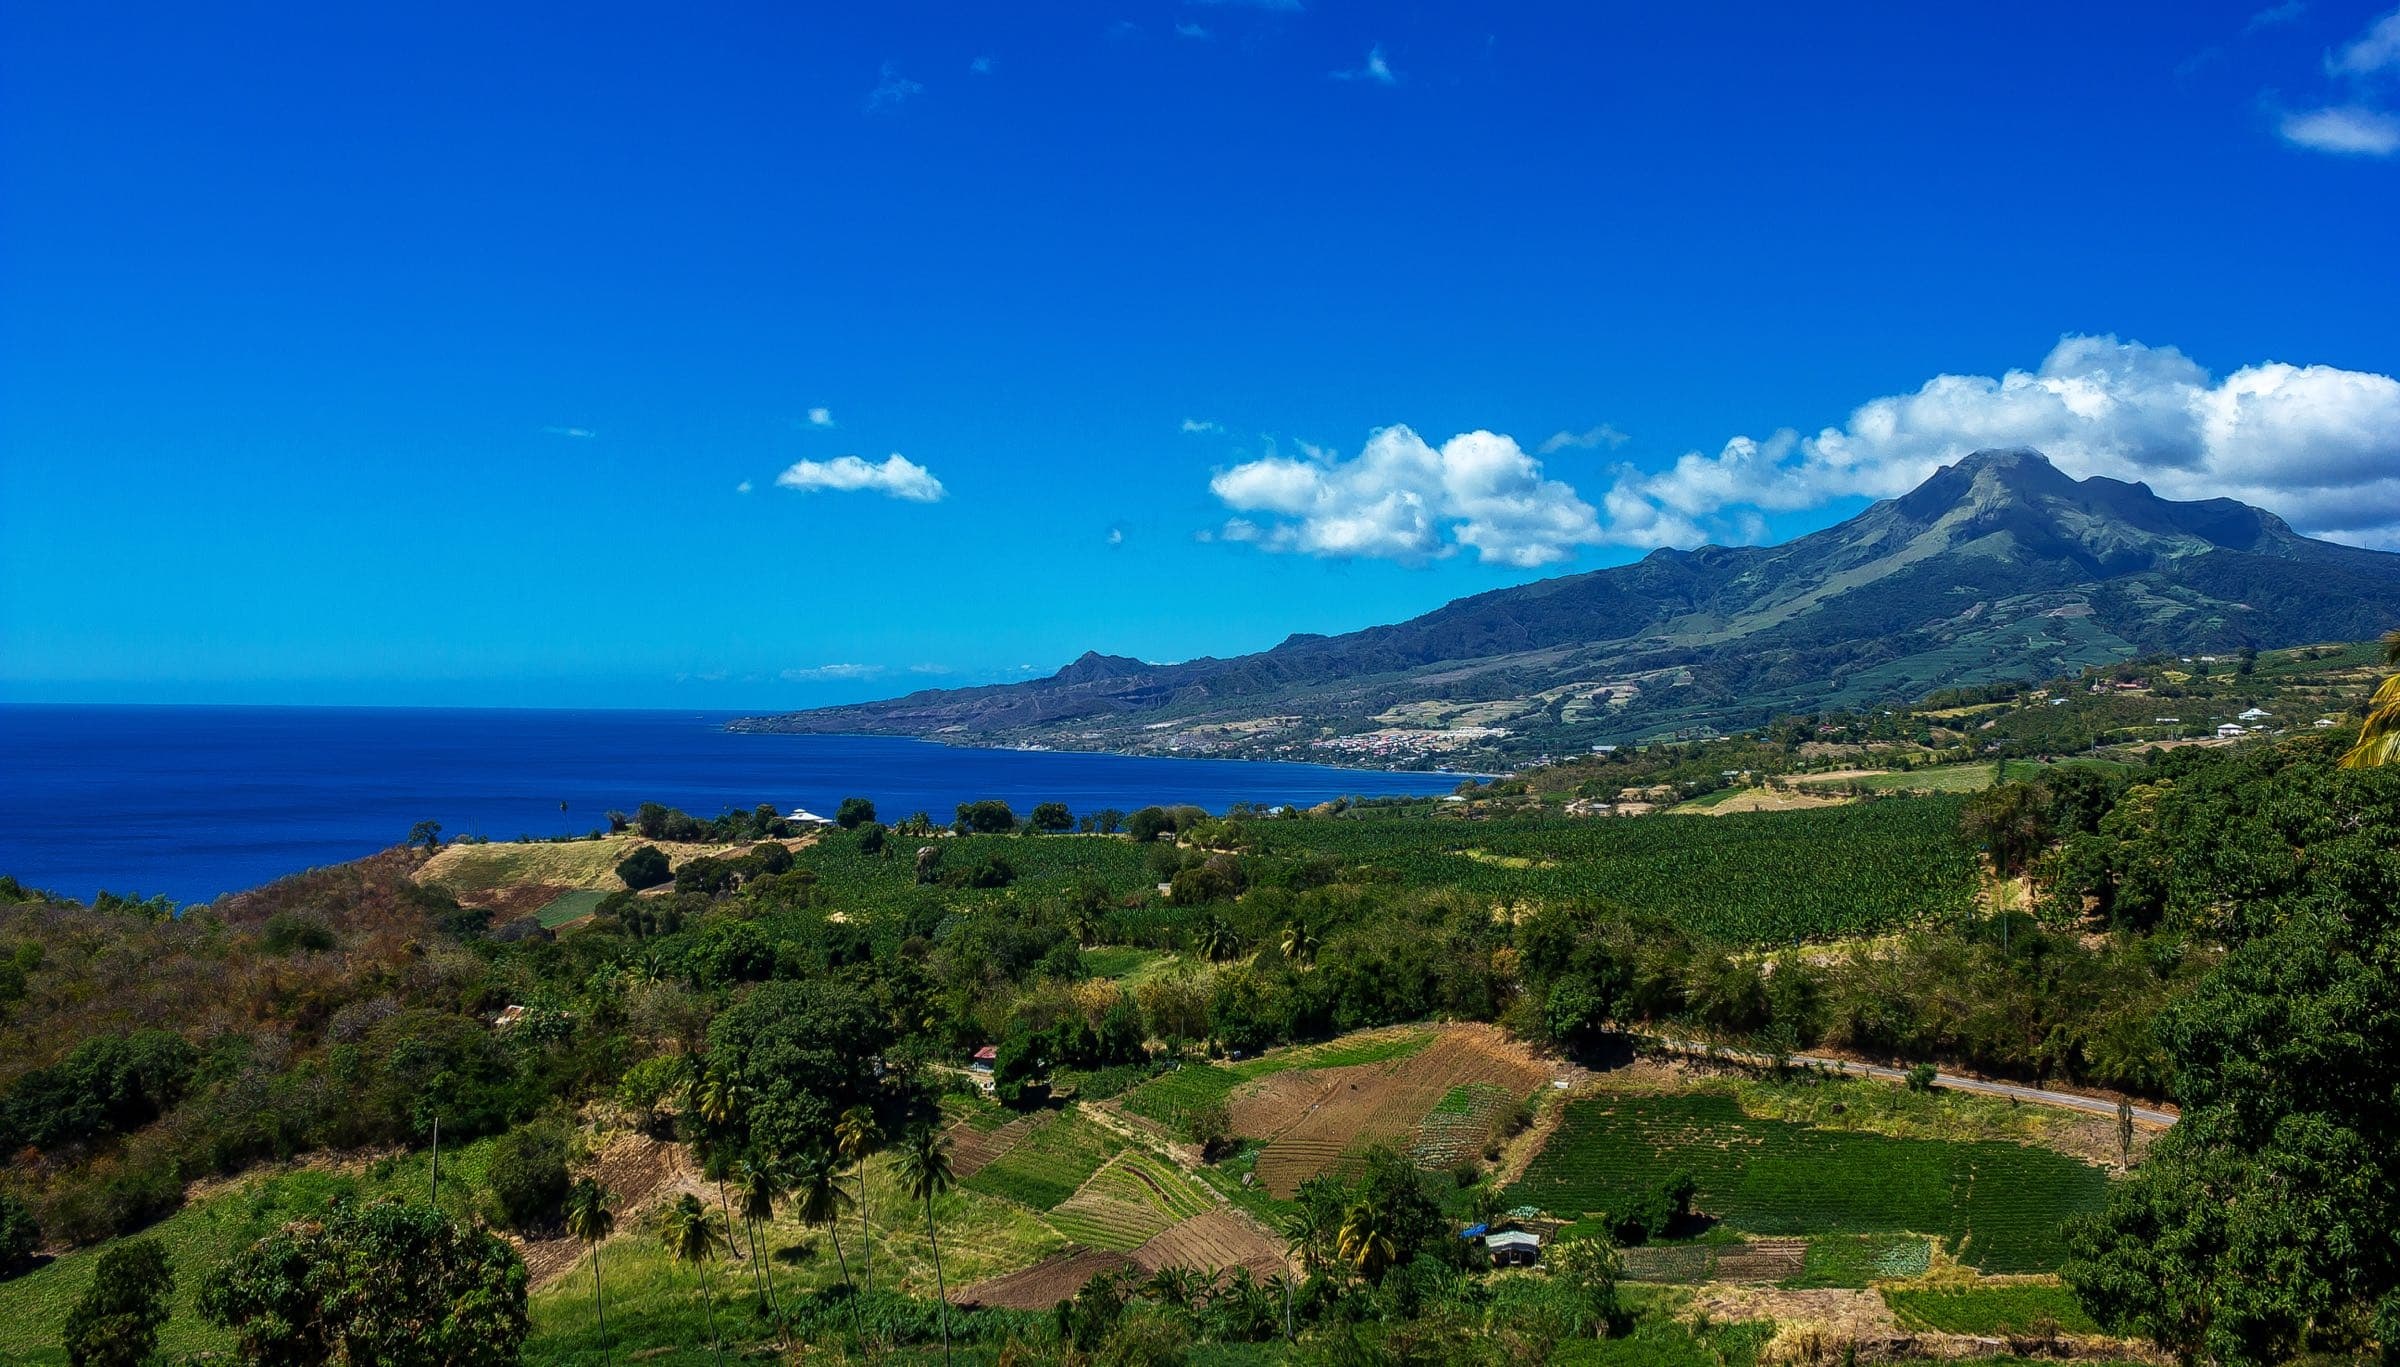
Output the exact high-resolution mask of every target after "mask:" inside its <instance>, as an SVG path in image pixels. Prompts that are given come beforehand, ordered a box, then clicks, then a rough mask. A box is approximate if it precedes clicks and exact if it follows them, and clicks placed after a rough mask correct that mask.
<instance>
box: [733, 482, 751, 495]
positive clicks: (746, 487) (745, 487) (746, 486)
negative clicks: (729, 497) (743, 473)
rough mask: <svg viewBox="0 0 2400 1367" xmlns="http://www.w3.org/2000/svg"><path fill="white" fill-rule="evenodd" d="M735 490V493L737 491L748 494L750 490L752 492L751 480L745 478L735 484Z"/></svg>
mask: <svg viewBox="0 0 2400 1367" xmlns="http://www.w3.org/2000/svg"><path fill="white" fill-rule="evenodd" d="M733 491H734V492H735V493H737V494H746V493H749V492H750V481H748V480H746V479H745V480H743V481H742V482H741V483H739V484H736V485H734V486H733Z"/></svg>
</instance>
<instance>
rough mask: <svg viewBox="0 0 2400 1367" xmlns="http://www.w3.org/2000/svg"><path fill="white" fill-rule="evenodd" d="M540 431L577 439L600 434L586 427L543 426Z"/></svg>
mask: <svg viewBox="0 0 2400 1367" xmlns="http://www.w3.org/2000/svg"><path fill="white" fill-rule="evenodd" d="M542 431H543V432H544V433H545V434H546V435H549V436H553V437H573V438H575V439H576V440H578V441H588V440H590V439H591V438H593V437H596V436H598V435H600V434H599V433H597V432H594V431H593V430H592V429H590V428H588V427H545V428H543V429H542Z"/></svg>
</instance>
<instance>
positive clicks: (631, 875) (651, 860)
mask: <svg viewBox="0 0 2400 1367" xmlns="http://www.w3.org/2000/svg"><path fill="white" fill-rule="evenodd" d="M674 876H675V871H674V870H673V869H672V868H670V867H668V864H667V856H666V855H665V854H664V853H662V852H661V851H660V850H659V848H658V847H657V846H656V845H644V846H642V847H641V848H640V849H638V850H635V851H634V852H633V853H631V854H629V855H626V856H625V857H624V859H622V860H620V861H618V864H617V877H619V878H621V879H623V880H624V882H625V886H626V887H628V888H630V889H632V890H633V891H635V892H640V891H641V890H642V889H644V888H655V887H657V886H658V885H659V884H661V883H664V882H666V881H668V880H669V879H671V878H673V877H674Z"/></svg>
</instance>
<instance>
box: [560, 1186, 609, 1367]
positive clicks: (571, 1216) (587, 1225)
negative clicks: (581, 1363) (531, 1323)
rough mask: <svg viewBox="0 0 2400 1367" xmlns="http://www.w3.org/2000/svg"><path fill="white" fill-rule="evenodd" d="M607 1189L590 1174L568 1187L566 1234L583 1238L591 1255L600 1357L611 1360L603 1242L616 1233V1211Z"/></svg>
mask: <svg viewBox="0 0 2400 1367" xmlns="http://www.w3.org/2000/svg"><path fill="white" fill-rule="evenodd" d="M612 1199H613V1198H612V1197H611V1196H610V1195H609V1190H608V1188H606V1187H604V1186H601V1185H600V1184H599V1183H598V1182H596V1181H594V1180H592V1179H591V1178H589V1177H579V1178H577V1179H575V1185H574V1186H572V1187H570V1188H568V1189H567V1233H569V1234H571V1235H573V1236H575V1237H576V1238H577V1239H580V1240H582V1241H583V1246H584V1247H585V1248H587V1249H589V1250H591V1254H592V1317H593V1318H594V1319H595V1320H596V1321H597V1322H598V1323H599V1325H600V1360H601V1361H602V1362H606V1361H608V1307H607V1306H606V1305H605V1304H603V1303H602V1301H601V1298H600V1245H601V1244H602V1243H603V1242H605V1241H606V1240H607V1239H608V1236H609V1235H611V1234H614V1233H616V1232H617V1216H616V1212H614V1211H612V1210H610V1209H609V1204H610V1202H611V1200H612Z"/></svg>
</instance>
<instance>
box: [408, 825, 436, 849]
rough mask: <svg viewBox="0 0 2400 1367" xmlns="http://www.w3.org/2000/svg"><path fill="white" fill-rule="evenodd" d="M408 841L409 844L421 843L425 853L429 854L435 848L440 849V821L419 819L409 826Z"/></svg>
mask: <svg viewBox="0 0 2400 1367" xmlns="http://www.w3.org/2000/svg"><path fill="white" fill-rule="evenodd" d="M408 843H409V844H411V845H423V846H424V847H425V853H427V854H431V853H433V852H434V851H435V850H438V849H440V848H441V847H442V823H441V822H439V821H420V822H418V823H417V824H416V825H414V826H411V827H409V828H408Z"/></svg>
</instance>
